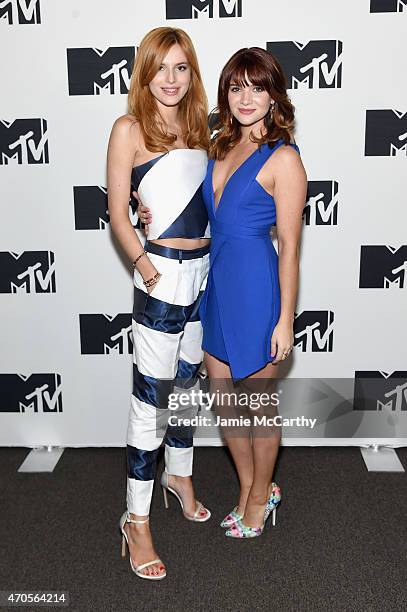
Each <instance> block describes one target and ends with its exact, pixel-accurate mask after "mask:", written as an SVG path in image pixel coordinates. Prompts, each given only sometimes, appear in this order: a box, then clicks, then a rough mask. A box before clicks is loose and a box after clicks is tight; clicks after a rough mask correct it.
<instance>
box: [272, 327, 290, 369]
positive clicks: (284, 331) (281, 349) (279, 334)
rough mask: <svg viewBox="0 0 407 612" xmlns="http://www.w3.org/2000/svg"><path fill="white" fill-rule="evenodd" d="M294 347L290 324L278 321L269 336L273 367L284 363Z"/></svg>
mask: <svg viewBox="0 0 407 612" xmlns="http://www.w3.org/2000/svg"><path fill="white" fill-rule="evenodd" d="M293 345H294V330H293V324H292V323H288V322H287V323H285V322H283V321H279V322H278V323H277V325H276V326H275V328H274V331H273V335H272V336H271V355H272V356H273V355H275V358H274V359H273V362H272V363H273V365H274V364H277V363H279V362H280V361H284V359H286V358H287V357H288V355H289V354H290V353H291V351H292V349H293Z"/></svg>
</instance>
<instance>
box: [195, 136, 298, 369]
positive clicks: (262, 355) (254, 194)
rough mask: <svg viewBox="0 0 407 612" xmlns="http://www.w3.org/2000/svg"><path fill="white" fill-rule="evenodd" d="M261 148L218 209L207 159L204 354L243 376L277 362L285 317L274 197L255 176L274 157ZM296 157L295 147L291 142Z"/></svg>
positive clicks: (225, 193)
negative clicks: (275, 345) (277, 338)
mask: <svg viewBox="0 0 407 612" xmlns="http://www.w3.org/2000/svg"><path fill="white" fill-rule="evenodd" d="M282 144H284V141H283V140H282V139H280V140H278V141H277V142H276V143H275V145H274V146H273V147H269V145H268V144H264V145H262V146H261V147H260V149H256V150H255V151H254V152H253V153H252V154H251V155H250V156H249V157H248V158H247V159H246V160H245V161H244V162H243V163H242V164H241V165H240V166H239V167H238V168H237V170H235V172H234V173H233V174H232V176H231V177H230V178H229V180H228V181H227V183H226V185H225V187H224V190H223V193H222V196H221V198H220V201H219V203H218V206H217V207H216V205H215V196H214V192H213V181H212V174H213V166H214V163H215V161H214V160H209V163H208V170H207V173H206V176H205V179H204V182H203V185H202V193H203V198H204V201H205V205H206V207H207V210H208V216H209V222H210V226H211V236H212V241H211V250H210V270H209V275H208V280H207V285H206V289H205V292H204V294H203V296H202V300H201V303H200V318H201V322H202V326H203V341H202V348H203V350H204V351H206V352H208V353H210V354H211V355H213V356H215V357H217V358H218V359H220V360H221V361H225V362H226V363H228V364H229V367H230V370H231V373H232V377H233V379H235V380H236V379H241V378H245V377H246V376H249V375H250V374H253V373H254V372H257V370H260V369H261V368H263V367H264V366H265V365H267V363H269V362H272V361H273V359H274V357H272V356H271V336H272V333H273V330H274V327H275V326H276V324H277V322H278V320H279V317H280V285H279V277H278V255H277V253H276V250H275V248H274V246H273V243H272V240H271V236H270V231H271V226H272V225H274V224H275V222H276V206H275V202H274V199H273V197H272V196H271V195H270V194H268V193H267V192H266V191H265V189H264V188H263V187H262V186H261V185H260V183H259V182H258V181H257V180H256V177H257V175H258V173H259V171H260V169H261V167H262V166H263V165H264V164H265V162H266V161H267V160H268V158H269V157H270V156H271V155H272V154H273V152H274V151H275V150H276V149H277V148H278V147H280V146H281V145H282ZM290 144H291V146H293V147H294V148H295V149H296V150H297V152H298V153H299V148H298V146H297V145H296V144H293V143H290Z"/></svg>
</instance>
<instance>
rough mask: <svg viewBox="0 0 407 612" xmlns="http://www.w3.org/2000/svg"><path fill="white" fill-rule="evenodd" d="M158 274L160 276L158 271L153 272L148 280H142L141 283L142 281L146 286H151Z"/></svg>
mask: <svg viewBox="0 0 407 612" xmlns="http://www.w3.org/2000/svg"><path fill="white" fill-rule="evenodd" d="M160 276H161V274H160V273H159V272H157V274H154V276H153V277H152V278H149V279H148V280H145V281H143V283H144V285H145V286H146V287H152V286H153V285H155V284H156V282H157V281H158V279H159V278H160Z"/></svg>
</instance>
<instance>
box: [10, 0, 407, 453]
mask: <svg viewBox="0 0 407 612" xmlns="http://www.w3.org/2000/svg"><path fill="white" fill-rule="evenodd" d="M406 13H407V0H358V1H357V2H342V3H337V2H336V3H329V2H325V1H323V0H312V1H311V0H309V1H304V0H289V1H287V2H284V3H281V2H277V1H276V0H148V1H146V0H120V1H119V2H111V1H108V0H88V1H87V2H82V1H80V0H69V1H68V0H59V1H58V2H53V1H51V0H1V1H0V45H1V55H2V62H1V65H0V74H1V83H2V95H1V103H0V200H1V222H0V242H1V244H0V292H1V296H0V326H1V354H0V444H1V445H3V446H8V445H10V446H11V445H18V446H27V447H31V446H38V445H44V444H45V445H59V446H125V437H126V429H127V415H128V410H129V407H130V394H131V388H132V358H131V353H132V338H131V311H132V295H133V285H132V274H131V266H129V263H128V262H127V260H126V257H125V256H124V254H123V253H122V252H121V249H120V246H119V245H118V243H117V241H116V240H115V238H114V236H113V235H112V232H111V230H110V224H109V214H108V210H107V194H106V149H107V143H108V138H109V134H110V130H111V127H112V124H113V122H114V121H115V119H116V118H117V117H119V116H120V115H122V114H124V113H126V112H127V92H128V87H129V79H130V75H131V71H132V66H133V62H134V57H135V53H136V50H137V46H138V44H139V42H140V40H141V39H142V37H143V36H144V34H145V33H146V32H147V31H148V30H150V29H152V28H154V27H157V26H162V25H169V26H174V27H181V28H183V29H185V30H186V31H187V32H188V33H189V34H190V36H191V38H192V40H193V42H194V44H195V47H196V50H197V54H198V57H199V60H200V65H201V70H202V74H203V78H204V83H205V87H206V91H207V94H208V98H209V104H210V108H211V109H213V108H214V107H215V105H216V90H217V81H218V76H219V73H220V70H221V68H222V67H223V65H224V64H225V62H226V61H227V59H228V58H229V57H230V56H231V55H232V53H234V52H235V51H236V50H238V49H240V48H242V47H250V46H260V47H263V48H265V49H268V50H269V51H270V52H271V53H273V54H275V55H276V57H277V58H278V60H279V61H280V63H281V64H282V66H283V68H284V70H285V74H286V77H287V83H288V88H289V96H290V98H291V100H292V102H293V104H294V106H295V108H296V117H297V130H296V141H297V144H298V145H299V147H300V151H301V155H302V159H303V163H304V166H305V168H306V171H307V175H308V180H309V187H308V196H307V202H306V206H305V208H304V231H303V238H302V246H301V281H300V290H299V297H298V304H297V309H296V317H295V326H294V330H295V349H294V351H293V355H292V359H290V362H289V363H285V364H284V368H285V370H284V371H283V373H284V374H285V375H286V377H287V379H286V383H290V384H289V385H288V387H287V395H286V397H288V398H289V401H288V402H286V410H287V414H289V413H290V414H291V415H293V414H295V415H303V416H305V417H317V419H318V425H317V426H315V427H314V428H313V429H311V428H310V427H308V426H302V425H301V424H300V423H299V422H297V426H296V427H294V428H291V429H290V428H288V427H287V429H284V437H283V443H287V444H294V443H298V444H343V443H345V444H357V443H360V441H361V440H365V441H366V442H369V441H371V440H381V441H387V443H390V444H391V443H394V445H401V444H404V443H406V442H407V429H406V426H405V422H406V421H405V417H406V414H407V348H406V347H407V337H406V314H407V300H406V296H407V287H406V285H407V279H406V270H407V202H406V192H407V172H406V169H407V165H406V156H407V113H406V111H407V81H406V79H405V75H406V74H407V66H406V63H407V62H406V54H405V33H406V17H407V15H406ZM129 214H130V216H131V217H132V219H133V223H134V224H136V221H137V219H136V217H135V216H134V211H133V210H132V209H131V207H129ZM201 434H202V435H200V433H199V432H198V435H197V443H198V444H200V443H201V444H219V443H221V442H220V438H219V436H218V435H217V434H216V432H212V434H211V436H207V435H205V433H204V432H203V431H201Z"/></svg>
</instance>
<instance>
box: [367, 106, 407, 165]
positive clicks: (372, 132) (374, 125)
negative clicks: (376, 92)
mask: <svg viewBox="0 0 407 612" xmlns="http://www.w3.org/2000/svg"><path fill="white" fill-rule="evenodd" d="M365 155H366V156H386V157H396V156H397V157H399V156H400V157H406V155H407V113H406V112H404V113H402V112H401V111H397V110H392V109H382V110H367V111H366V129H365Z"/></svg>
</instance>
